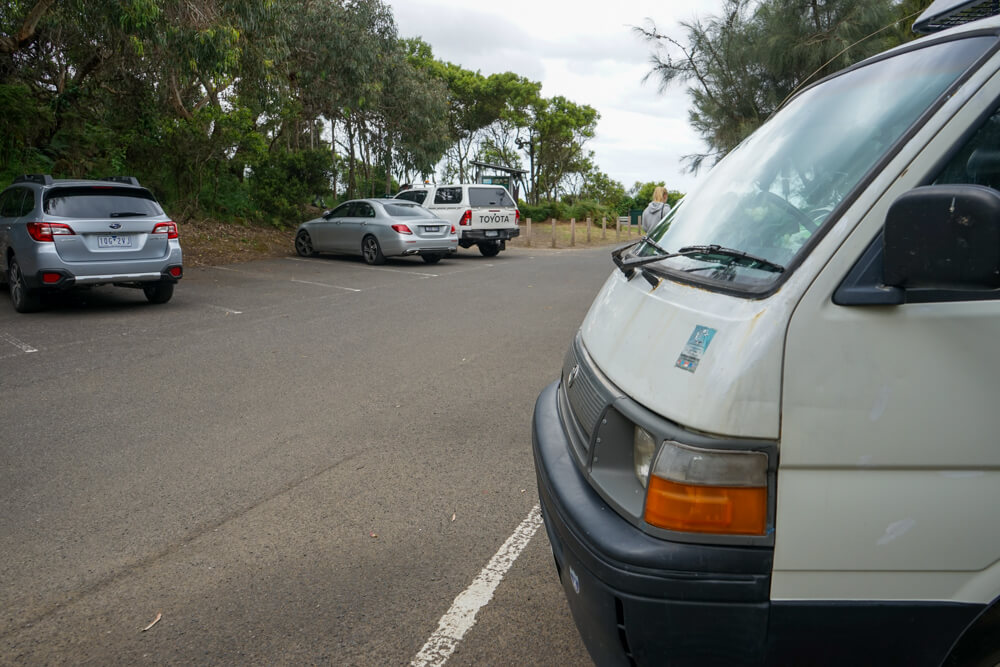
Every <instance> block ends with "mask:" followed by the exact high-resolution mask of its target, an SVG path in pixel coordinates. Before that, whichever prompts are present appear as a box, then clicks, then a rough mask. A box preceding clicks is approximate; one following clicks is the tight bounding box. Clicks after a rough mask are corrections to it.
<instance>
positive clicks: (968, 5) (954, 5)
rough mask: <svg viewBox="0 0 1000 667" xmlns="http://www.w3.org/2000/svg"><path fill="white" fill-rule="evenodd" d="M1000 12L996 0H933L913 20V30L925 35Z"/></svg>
mask: <svg viewBox="0 0 1000 667" xmlns="http://www.w3.org/2000/svg"><path fill="white" fill-rule="evenodd" d="M998 13H1000V2H997V0H934V2H933V3H931V6H930V7H928V8H927V9H926V11H924V13H923V14H921V15H920V18H918V19H917V20H916V21H914V22H913V32H915V33H918V34H921V35H926V34H928V33H932V32H938V31H939V30H946V29H948V28H953V27H955V26H957V25H964V24H966V23H971V22H972V21H978V20H979V19H985V18H988V17H990V16H996V15H997V14H998Z"/></svg>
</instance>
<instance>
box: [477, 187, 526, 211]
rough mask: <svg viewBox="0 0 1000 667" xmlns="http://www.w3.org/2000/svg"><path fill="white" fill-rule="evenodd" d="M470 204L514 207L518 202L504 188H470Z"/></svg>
mask: <svg viewBox="0 0 1000 667" xmlns="http://www.w3.org/2000/svg"><path fill="white" fill-rule="evenodd" d="M469 205H470V206H482V207H487V206H492V207H503V208H514V207H515V206H517V204H515V203H514V200H513V199H512V198H511V196H510V195H509V194H507V191H506V190H504V189H503V188H469Z"/></svg>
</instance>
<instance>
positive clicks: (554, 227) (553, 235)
mask: <svg viewBox="0 0 1000 667" xmlns="http://www.w3.org/2000/svg"><path fill="white" fill-rule="evenodd" d="M552 247H553V248H555V247H556V219H555V218H552Z"/></svg>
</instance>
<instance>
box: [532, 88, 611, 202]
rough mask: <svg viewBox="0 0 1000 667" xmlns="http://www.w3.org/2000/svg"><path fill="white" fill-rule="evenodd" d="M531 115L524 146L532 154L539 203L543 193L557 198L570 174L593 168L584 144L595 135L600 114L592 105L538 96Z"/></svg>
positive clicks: (534, 193) (534, 199)
mask: <svg viewBox="0 0 1000 667" xmlns="http://www.w3.org/2000/svg"><path fill="white" fill-rule="evenodd" d="M528 115H529V118H530V121H529V124H528V138H527V139H526V140H524V141H523V142H522V144H521V146H522V148H523V150H525V151H527V152H528V155H529V174H528V180H529V187H530V188H531V201H532V203H538V200H539V198H540V197H541V196H545V197H547V198H549V199H557V198H558V197H559V194H560V188H561V186H562V185H563V183H564V181H565V180H566V179H567V178H570V177H573V176H575V175H579V174H583V173H586V172H588V171H590V170H591V169H592V168H593V164H592V153H591V152H589V151H587V150H586V149H585V144H586V142H587V141H589V140H590V139H592V138H593V137H594V133H595V131H596V129H597V121H598V120H599V119H600V114H599V113H598V112H597V110H596V109H594V108H593V107H591V106H589V105H586V104H576V103H575V102H573V101H571V100H568V99H566V98H565V97H562V96H556V97H553V98H550V99H544V98H539V99H537V100H536V101H535V102H534V103H532V104H531V106H530V108H529V112H528Z"/></svg>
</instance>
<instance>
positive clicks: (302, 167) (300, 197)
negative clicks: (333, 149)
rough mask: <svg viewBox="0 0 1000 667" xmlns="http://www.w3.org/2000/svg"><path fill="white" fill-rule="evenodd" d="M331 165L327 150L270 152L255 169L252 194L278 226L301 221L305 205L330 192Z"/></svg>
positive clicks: (256, 202)
mask: <svg viewBox="0 0 1000 667" xmlns="http://www.w3.org/2000/svg"><path fill="white" fill-rule="evenodd" d="M330 167H331V164H330V154H329V153H328V152H327V151H320V150H303V151H294V152H277V153H269V154H268V155H266V156H265V157H264V159H262V160H261V161H260V162H258V163H257V164H255V165H254V166H253V168H252V169H253V172H252V174H251V176H250V178H249V182H250V197H251V199H252V200H253V202H254V203H255V204H256V205H257V206H258V207H259V208H260V210H262V211H263V212H265V213H267V214H268V215H269V216H270V217H269V219H270V222H271V223H272V224H273V225H275V226H276V227H280V228H283V227H287V226H290V225H295V224H298V223H299V222H301V221H302V217H303V215H304V205H305V204H308V203H310V202H312V201H313V200H314V199H316V198H317V197H323V196H325V195H327V194H329V192H330V185H329V183H330V176H331V169H330Z"/></svg>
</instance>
